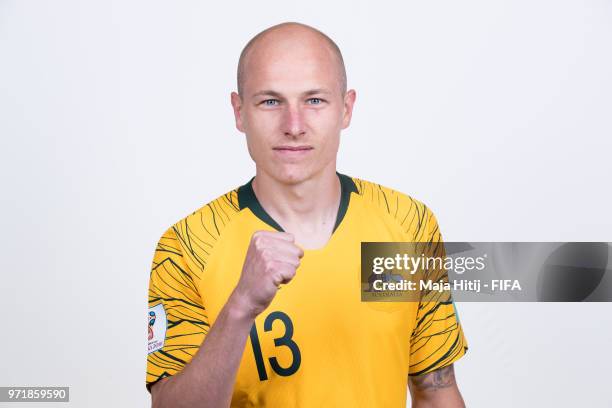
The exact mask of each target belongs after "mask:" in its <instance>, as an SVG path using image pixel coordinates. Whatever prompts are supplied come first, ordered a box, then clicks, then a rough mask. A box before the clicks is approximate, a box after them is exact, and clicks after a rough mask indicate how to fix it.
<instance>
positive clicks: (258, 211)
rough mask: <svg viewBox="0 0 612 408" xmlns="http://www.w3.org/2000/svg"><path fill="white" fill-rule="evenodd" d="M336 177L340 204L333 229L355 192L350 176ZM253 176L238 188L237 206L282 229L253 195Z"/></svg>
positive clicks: (341, 217) (338, 223)
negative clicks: (338, 183)
mask: <svg viewBox="0 0 612 408" xmlns="http://www.w3.org/2000/svg"><path fill="white" fill-rule="evenodd" d="M336 174H337V175H338V178H339V179H340V206H339V207H338V215H337V216H336V223H335V225H334V231H336V229H337V228H338V226H339V225H340V223H341V222H342V219H343V218H344V216H345V214H346V210H348V205H349V200H350V198H351V193H357V186H356V185H355V182H354V181H353V179H352V178H350V177H349V176H345V175H344V174H340V173H338V172H336ZM254 178H255V177H253V178H252V179H251V180H249V182H248V183H246V184H245V185H243V186H240V188H238V206H239V207H240V209H241V210H242V209H244V208H248V209H249V210H251V212H252V213H253V214H255V216H256V217H257V218H259V219H260V220H262V221H263V222H265V223H266V224H268V225H269V226H271V227H272V228H274V229H275V230H277V231H283V228H282V227H281V226H280V225H278V223H277V222H276V221H274V219H273V218H272V217H270V214H268V213H267V212H266V210H264V209H263V207H262V206H261V204H260V203H259V200H257V197H256V196H255V192H254V191H253V179H254Z"/></svg>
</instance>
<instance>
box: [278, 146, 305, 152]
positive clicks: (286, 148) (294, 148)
mask: <svg viewBox="0 0 612 408" xmlns="http://www.w3.org/2000/svg"><path fill="white" fill-rule="evenodd" d="M312 149H313V147H312V146H276V147H274V148H273V150H278V151H286V152H301V151H306V150H312Z"/></svg>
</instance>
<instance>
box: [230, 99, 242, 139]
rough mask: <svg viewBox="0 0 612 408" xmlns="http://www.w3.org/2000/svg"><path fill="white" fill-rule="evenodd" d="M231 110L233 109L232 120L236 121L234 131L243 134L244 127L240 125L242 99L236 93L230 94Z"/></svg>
mask: <svg viewBox="0 0 612 408" xmlns="http://www.w3.org/2000/svg"><path fill="white" fill-rule="evenodd" d="M231 102H232V108H233V109H234V119H235V120H236V129H238V130H239V131H241V132H242V133H244V126H243V123H242V112H241V109H242V98H241V97H240V95H238V93H236V92H232V94H231Z"/></svg>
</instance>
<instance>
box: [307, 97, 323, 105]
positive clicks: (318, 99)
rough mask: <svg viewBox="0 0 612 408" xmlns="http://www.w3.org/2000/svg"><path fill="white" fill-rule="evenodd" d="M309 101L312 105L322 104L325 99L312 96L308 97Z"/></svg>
mask: <svg viewBox="0 0 612 408" xmlns="http://www.w3.org/2000/svg"><path fill="white" fill-rule="evenodd" d="M308 103H310V104H311V105H320V104H321V103H323V99H321V98H310V99H308Z"/></svg>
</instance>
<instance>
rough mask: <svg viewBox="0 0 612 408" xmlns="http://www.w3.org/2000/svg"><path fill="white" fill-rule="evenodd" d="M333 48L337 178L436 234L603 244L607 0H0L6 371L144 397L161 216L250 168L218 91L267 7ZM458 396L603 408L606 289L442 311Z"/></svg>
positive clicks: (229, 184) (99, 403)
mask: <svg viewBox="0 0 612 408" xmlns="http://www.w3.org/2000/svg"><path fill="white" fill-rule="evenodd" d="M288 20H295V21H300V22H304V23H307V24H312V25H314V26H315V27H318V28H320V29H321V30H323V31H324V32H326V33H328V34H329V35H330V36H331V37H332V38H334V39H335V40H336V41H337V42H338V44H339V45H340V48H341V49H342V50H343V53H344V56H345V60H346V64H347V69H348V78H349V86H350V87H352V88H355V89H356V90H357V104H356V107H355V112H354V119H353V123H352V125H351V127H350V128H349V129H348V130H347V131H346V132H345V133H344V135H343V140H342V146H341V152H340V160H339V170H340V171H341V172H343V173H346V174H349V175H353V176H357V177H361V178H364V179H367V180H372V181H376V182H378V183H381V184H384V185H387V186H389V187H392V188H396V189H398V190H400V191H403V192H405V193H408V194H411V195H413V196H414V197H416V198H418V199H420V200H422V201H424V202H425V203H427V204H428V205H429V206H430V207H431V208H432V209H433V211H434V212H435V213H436V215H437V217H438V220H439V222H440V224H441V227H442V232H443V234H444V237H445V239H446V240H456V241H460V240H461V241H493V240H498V241H581V240H585V241H586V240H588V241H612V216H611V214H610V211H611V208H612V193H611V189H610V174H611V173H612V164H611V158H610V155H611V152H612V141H611V137H612V115H611V112H612V76H611V75H610V73H611V72H612V52H611V50H612V3H611V2H610V1H604V0H599V1H595V0H576V1H558V0H557V1H553V0H550V1H544V0H538V1H534V0H530V1H516V0H515V1H485V0H482V1H471V0H466V1H461V2H456V1H436V2H415V1H401V2H400V1H397V2H389V1H382V0H379V1H376V2H367V1H355V0H353V1H319V0H317V1H310V2H301V3H296V4H290V2H287V1H268V2H244V4H241V3H236V2H220V3H216V4H214V6H212V5H211V3H210V2H204V1H199V2H196V1H181V2H161V1H152V0H149V1H135V0H121V1H119V0H118V1H97V2H94V1H76V0H75V1H53V2H46V1H17V0H0V136H1V145H0V148H1V152H2V159H1V160H0V174H1V175H0V177H2V201H1V204H0V206H1V207H0V209H1V213H0V214H1V215H0V217H1V220H2V230H3V233H2V236H1V238H0V239H1V242H0V244H1V245H0V248H1V249H0V250H1V251H2V268H1V272H0V273H1V280H0V282H1V283H0V310H1V312H0V316H2V323H1V326H0V361H1V363H0V367H1V369H0V386H9V385H32V386H34V385H57V386H61V385H68V386H70V387H71V400H72V402H71V403H70V404H69V405H70V406H74V407H108V406H121V407H128V406H129V407H145V406H147V405H148V404H149V397H148V394H147V392H146V390H145V387H144V373H145V332H146V329H145V319H144V310H145V307H146V296H147V282H148V274H149V266H150V262H151V257H152V254H153V250H154V246H155V243H156V241H157V239H158V238H159V236H160V235H161V233H162V232H163V231H164V229H165V228H166V227H168V226H169V225H170V224H172V223H173V222H175V221H177V220H178V219H179V218H181V217H183V216H185V215H186V214H188V213H190V212H191V211H193V210H195V209H196V208H198V207H199V206H201V205H203V204H204V203H206V202H207V201H209V200H211V199H213V198H215V197H217V196H218V195H219V194H222V193H224V192H226V191H228V190H229V189H232V188H234V187H236V186H238V185H240V184H242V183H244V182H245V181H247V180H248V179H249V177H250V176H251V175H252V172H253V165H252V163H251V161H250V158H249V156H248V154H247V151H246V146H245V143H244V137H243V136H242V135H241V134H240V133H238V132H237V131H236V130H235V128H234V124H233V116H232V112H231V108H230V104H229V92H230V91H231V90H233V89H234V88H235V83H234V81H235V65H236V62H237V59H238V54H239V52H240V50H241V48H242V46H243V45H244V43H245V42H246V41H247V40H248V39H249V38H250V37H251V36H252V35H254V34H255V33H256V32H258V31H260V30H261V29H263V28H265V27H267V26H269V25H272V24H276V23H278V22H282V21H288ZM458 308H459V312H460V316H461V320H462V322H463V324H464V328H465V333H466V336H467V339H468V343H469V346H470V350H469V351H468V354H467V356H466V357H464V358H463V359H462V360H460V361H459V362H458V363H457V364H456V371H457V376H458V381H459V384H460V388H461V390H462V392H463V395H464V397H465V399H466V401H467V403H468V406H469V407H491V406H495V407H500V408H503V407H518V406H521V407H573V406H589V407H608V406H612V395H611V394H610V390H609V373H610V365H611V364H612V356H611V354H610V346H611V345H612V327H611V326H612V318H611V317H610V316H611V315H612V304H609V303H608V304H493V303H490V304H484V303H481V304H475V303H461V304H459V305H458Z"/></svg>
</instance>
